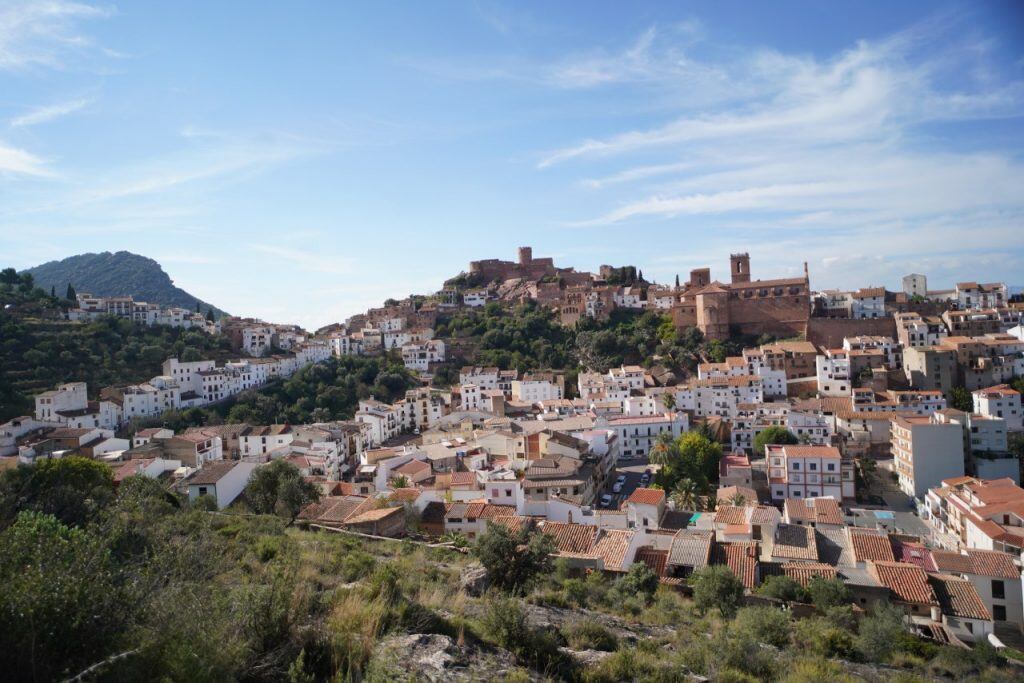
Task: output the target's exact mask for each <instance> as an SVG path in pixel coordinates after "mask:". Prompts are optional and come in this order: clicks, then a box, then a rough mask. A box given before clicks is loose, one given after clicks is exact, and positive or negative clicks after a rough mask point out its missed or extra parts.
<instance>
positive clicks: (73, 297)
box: [64, 282, 78, 301]
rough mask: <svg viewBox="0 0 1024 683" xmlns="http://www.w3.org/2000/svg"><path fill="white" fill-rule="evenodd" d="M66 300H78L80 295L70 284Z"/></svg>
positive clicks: (65, 296)
mask: <svg viewBox="0 0 1024 683" xmlns="http://www.w3.org/2000/svg"><path fill="white" fill-rule="evenodd" d="M64 298H65V299H67V300H68V301H77V300H78V293H77V292H76V291H75V288H74V287H72V286H71V283H70V282H69V283H68V290H67V292H65V294H64Z"/></svg>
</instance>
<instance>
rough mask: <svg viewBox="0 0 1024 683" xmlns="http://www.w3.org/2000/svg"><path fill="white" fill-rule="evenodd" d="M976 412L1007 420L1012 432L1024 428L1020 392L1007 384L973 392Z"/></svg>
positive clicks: (1007, 427) (1007, 425)
mask: <svg viewBox="0 0 1024 683" xmlns="http://www.w3.org/2000/svg"><path fill="white" fill-rule="evenodd" d="M971 396H972V398H973V399H974V412H975V413H979V414H981V415H984V416H986V417H997V418H1001V419H1003V420H1006V429H1007V430H1008V431H1011V432H1014V431H1016V432H1019V431H1021V430H1024V413H1022V412H1021V400H1020V392H1019V391H1017V390H1015V389H1013V388H1011V387H1010V386H1009V385H1007V384H999V385H996V386H994V387H989V388H987V389H978V390H976V391H974V392H972V394H971Z"/></svg>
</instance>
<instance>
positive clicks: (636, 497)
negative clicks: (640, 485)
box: [626, 489, 665, 505]
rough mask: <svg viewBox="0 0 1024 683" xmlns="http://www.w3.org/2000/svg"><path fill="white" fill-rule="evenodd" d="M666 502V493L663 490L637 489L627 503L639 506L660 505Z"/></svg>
mask: <svg viewBox="0 0 1024 683" xmlns="http://www.w3.org/2000/svg"><path fill="white" fill-rule="evenodd" d="M664 500H665V492H664V491H663V490H662V489H636V490H634V491H633V493H631V494H630V496H629V498H627V499H626V502H627V503H636V504H639V505H660V504H661V503H662V501H664Z"/></svg>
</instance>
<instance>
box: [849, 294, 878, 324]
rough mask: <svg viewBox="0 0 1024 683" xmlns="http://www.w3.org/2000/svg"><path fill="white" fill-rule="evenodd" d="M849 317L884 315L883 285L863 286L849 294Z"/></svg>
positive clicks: (876, 316)
mask: <svg viewBox="0 0 1024 683" xmlns="http://www.w3.org/2000/svg"><path fill="white" fill-rule="evenodd" d="M850 317H851V318H883V317H885V287H865V288H864V289H860V290H857V291H856V292H854V293H853V295H852V296H851V303H850Z"/></svg>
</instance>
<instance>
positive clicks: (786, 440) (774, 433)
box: [754, 425, 800, 456]
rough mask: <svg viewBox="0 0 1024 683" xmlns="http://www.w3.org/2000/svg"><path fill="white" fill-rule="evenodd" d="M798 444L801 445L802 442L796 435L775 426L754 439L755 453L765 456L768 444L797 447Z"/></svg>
mask: <svg viewBox="0 0 1024 683" xmlns="http://www.w3.org/2000/svg"><path fill="white" fill-rule="evenodd" d="M798 443H800V440H799V439H798V438H796V434H794V433H793V432H791V431H789V430H788V429H786V428H785V427H780V426H778V425H773V426H771V427H768V429H765V430H763V431H761V432H758V434H757V436H755V437H754V452H755V453H757V454H758V455H760V456H764V450H765V449H764V447H765V446H767V445H768V444H772V445H776V444H781V445H795V444H798Z"/></svg>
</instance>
